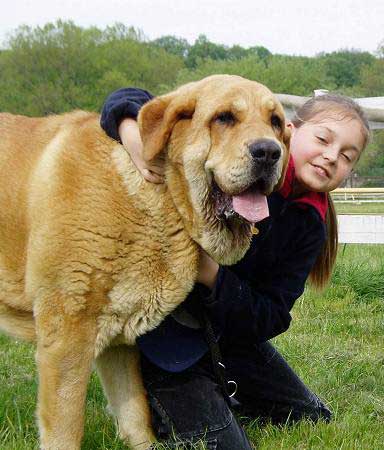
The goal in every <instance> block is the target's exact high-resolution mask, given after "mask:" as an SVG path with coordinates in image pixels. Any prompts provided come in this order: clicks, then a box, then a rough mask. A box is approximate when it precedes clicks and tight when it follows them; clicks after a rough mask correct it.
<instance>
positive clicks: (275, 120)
mask: <svg viewBox="0 0 384 450" xmlns="http://www.w3.org/2000/svg"><path fill="white" fill-rule="evenodd" d="M271 125H272V126H273V128H275V129H276V130H278V131H281V130H282V129H283V123H282V121H281V119H280V117H279V116H277V115H276V114H272V116H271Z"/></svg>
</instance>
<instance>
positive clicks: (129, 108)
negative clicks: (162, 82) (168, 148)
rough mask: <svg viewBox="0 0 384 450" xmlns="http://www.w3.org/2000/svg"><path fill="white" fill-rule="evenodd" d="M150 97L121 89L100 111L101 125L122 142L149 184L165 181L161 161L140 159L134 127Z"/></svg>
mask: <svg viewBox="0 0 384 450" xmlns="http://www.w3.org/2000/svg"><path fill="white" fill-rule="evenodd" d="M152 98H153V96H152V95H151V94H150V93H149V92H147V91H144V90H143V89H137V88H124V89H119V90H117V91H115V92H113V93H112V94H111V95H110V96H109V97H108V98H107V100H106V101H105V103H104V105H103V109H102V111H101V119H100V125H101V127H102V128H103V129H104V131H105V132H106V133H107V135H108V136H110V137H111V138H113V139H116V140H117V141H119V142H121V143H122V144H123V146H124V148H125V149H126V150H127V152H128V153H129V155H130V156H131V159H132V161H133V163H134V164H135V166H136V167H137V169H138V170H139V171H140V173H141V174H142V175H143V177H144V178H145V179H146V180H147V181H150V182H152V183H162V182H163V181H164V179H163V175H164V169H163V166H164V165H163V160H162V158H161V157H158V158H156V159H154V160H153V161H150V162H147V161H144V160H143V158H142V147H143V145H142V141H141V137H140V133H139V128H138V126H137V122H136V119H137V115H138V113H139V110H140V108H141V107H142V106H143V105H144V104H145V103H146V102H147V101H149V100H151V99H152Z"/></svg>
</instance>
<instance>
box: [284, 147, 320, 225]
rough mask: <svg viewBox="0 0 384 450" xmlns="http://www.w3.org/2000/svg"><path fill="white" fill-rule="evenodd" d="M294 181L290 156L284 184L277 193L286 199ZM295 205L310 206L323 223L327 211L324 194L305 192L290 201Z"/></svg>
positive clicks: (293, 169) (293, 166)
mask: <svg viewBox="0 0 384 450" xmlns="http://www.w3.org/2000/svg"><path fill="white" fill-rule="evenodd" d="M294 181H295V164H294V162H293V158H292V155H291V156H290V157H289V161H288V167H287V172H286V174H285V179H284V184H283V186H282V187H281V189H280V190H279V193H280V194H281V195H282V196H283V197H284V198H287V197H289V195H290V194H291V193H292V189H293V182H294ZM292 201H293V202H295V203H299V204H300V205H302V206H304V207H305V206H307V205H310V206H312V207H313V208H315V209H316V211H317V212H318V213H319V214H320V217H321V218H322V219H323V221H324V222H325V216H326V214H327V210H328V198H327V194H326V193H325V192H311V191H310V192H305V193H304V194H303V195H301V196H300V197H297V198H295V199H293V200H292Z"/></svg>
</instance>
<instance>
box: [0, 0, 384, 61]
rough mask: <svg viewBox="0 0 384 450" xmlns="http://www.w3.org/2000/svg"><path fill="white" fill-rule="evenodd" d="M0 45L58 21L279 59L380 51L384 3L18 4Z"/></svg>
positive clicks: (0, 21) (28, 0)
mask: <svg viewBox="0 0 384 450" xmlns="http://www.w3.org/2000/svg"><path fill="white" fill-rule="evenodd" d="M6 5H7V6H6V7H5V8H4V7H3V8H2V10H1V14H0V42H5V39H6V36H7V35H8V34H9V33H11V32H12V30H14V29H15V28H17V27H18V26H19V25H22V24H27V25H31V26H36V25H44V24H45V23H47V22H52V21H55V20H56V19H64V20H69V19H70V20H73V21H74V22H75V23H76V24H78V25H81V26H90V25H96V26H98V27H100V28H104V27H105V26H107V25H112V24H113V23H115V22H122V23H124V24H125V25H128V26H130V25H132V26H134V27H135V28H139V29H141V30H142V31H143V32H144V34H145V35H146V36H147V37H148V38H149V39H155V38H157V37H160V36H164V35H174V36H178V37H183V38H186V39H187V40H188V41H189V42H190V43H193V42H194V40H195V39H196V38H197V37H198V36H199V35H200V34H205V35H206V36H207V37H208V39H209V40H211V41H213V42H217V43H221V44H225V45H228V46H231V45H234V44H239V45H241V46H243V47H250V46H254V45H262V46H264V47H267V48H268V49H269V50H270V51H271V52H272V53H283V54H290V55H307V56H313V55H315V54H317V53H319V52H331V51H335V50H338V49H346V48H348V49H351V48H354V49H359V50H366V51H369V52H371V53H374V52H375V51H376V50H377V48H378V45H379V43H380V42H383V41H384V1H383V0H318V1H311V0H306V1H305V0H273V1H264V0H263V1H260V0H231V1H230V0H188V1H184V0H10V1H9V2H6Z"/></svg>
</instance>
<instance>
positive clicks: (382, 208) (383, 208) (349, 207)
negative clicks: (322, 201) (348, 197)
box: [335, 203, 384, 214]
mask: <svg viewBox="0 0 384 450" xmlns="http://www.w3.org/2000/svg"><path fill="white" fill-rule="evenodd" d="M335 206H336V211H337V213H338V214H384V203H335Z"/></svg>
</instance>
